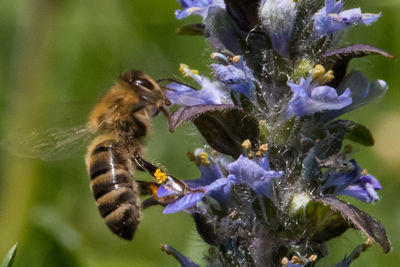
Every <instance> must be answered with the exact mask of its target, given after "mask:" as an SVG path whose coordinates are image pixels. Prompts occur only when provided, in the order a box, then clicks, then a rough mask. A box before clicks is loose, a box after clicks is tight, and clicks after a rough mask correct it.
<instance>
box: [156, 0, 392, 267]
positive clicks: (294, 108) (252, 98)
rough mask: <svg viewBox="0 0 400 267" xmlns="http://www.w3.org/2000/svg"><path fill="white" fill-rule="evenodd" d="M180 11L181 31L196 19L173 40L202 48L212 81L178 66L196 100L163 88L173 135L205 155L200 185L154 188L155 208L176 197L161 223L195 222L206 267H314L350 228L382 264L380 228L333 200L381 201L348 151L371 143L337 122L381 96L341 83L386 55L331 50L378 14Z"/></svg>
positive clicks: (303, 9)
mask: <svg viewBox="0 0 400 267" xmlns="http://www.w3.org/2000/svg"><path fill="white" fill-rule="evenodd" d="M179 2H180V4H181V6H182V10H177V11H176V12H175V14H176V17H177V18H178V19H183V18H185V17H187V16H190V15H199V16H201V18H202V23H201V24H196V25H187V26H183V27H182V28H181V29H180V30H179V31H178V32H179V33H180V34H188V35H193V34H200V35H203V36H204V37H206V38H207V39H208V41H209V42H210V44H211V45H212V47H213V48H214V51H215V52H213V53H212V54H211V60H212V63H211V64H210V69H211V71H212V74H213V76H214V78H213V79H209V78H207V77H205V76H203V75H200V74H199V73H198V71H197V70H194V69H191V68H190V67H189V66H187V65H185V64H181V66H180V71H181V72H182V74H183V76H184V77H186V78H189V79H192V80H194V81H195V82H196V83H197V84H198V87H199V88H194V87H192V86H189V85H186V84H185V83H184V82H179V81H174V82H172V83H170V84H168V85H167V89H168V90H167V97H168V98H169V99H170V101H171V102H172V103H173V104H176V105H178V106H179V108H178V109H177V111H176V112H175V113H173V114H172V116H171V118H170V122H169V123H170V130H171V131H174V130H175V128H176V127H178V126H179V125H181V124H182V123H184V122H186V121H191V122H192V123H194V125H195V126H196V127H197V129H198V130H199V132H200V134H201V135H202V136H203V137H204V139H205V141H206V142H207V144H208V146H207V148H206V149H198V150H196V151H195V152H194V153H193V154H190V155H189V158H190V159H191V160H192V161H193V162H195V163H196V164H197V166H198V168H199V170H200V172H201V177H200V178H198V179H192V180H185V181H182V183H183V186H182V185H181V186H180V187H179V188H180V190H175V189H174V187H173V186H172V187H171V186H170V185H168V184H164V185H161V186H160V187H159V189H158V193H157V195H158V197H159V198H163V197H167V196H173V197H172V199H173V200H172V201H170V202H168V203H167V204H166V205H165V206H166V207H165V209H164V213H165V214H169V213H175V212H179V211H184V212H186V213H188V214H190V215H191V216H192V217H193V219H194V221H195V224H196V228H197V230H198V232H199V234H200V236H201V237H202V238H203V239H204V241H205V242H207V243H208V244H209V245H210V246H211V249H210V251H209V253H210V254H209V255H208V256H207V259H208V261H209V264H210V265H212V266H214V265H216V266H239V265H240V266H242V265H243V266H279V265H284V266H305V265H307V266H311V265H314V263H315V261H317V260H318V259H320V258H321V257H323V256H326V255H325V254H324V253H325V251H326V248H325V246H326V241H328V240H329V239H331V238H334V237H337V236H339V235H341V234H342V233H343V232H345V231H346V230H347V229H348V228H349V227H356V228H357V229H360V230H361V231H362V232H363V233H364V235H366V236H367V237H368V238H369V239H370V240H372V241H373V242H375V243H377V244H378V245H379V246H381V248H382V249H383V251H384V252H385V253H386V252H388V251H389V250H390V243H389V240H388V238H387V236H386V233H385V230H384V229H383V227H382V225H381V224H380V223H379V221H377V220H376V219H375V218H373V217H372V216H370V215H368V214H366V213H364V212H362V211H360V210H358V209H357V208H356V207H354V206H352V205H350V204H348V203H346V202H344V201H342V200H340V199H338V198H337V196H340V195H347V196H350V197H353V198H355V199H358V200H360V201H363V202H375V201H377V200H379V196H378V193H377V191H378V190H380V189H382V187H381V185H380V183H379V182H378V180H377V179H376V178H375V177H374V176H372V175H371V174H368V173H367V171H366V170H363V169H361V167H360V166H359V165H358V163H357V162H356V160H355V159H354V157H353V153H352V147H351V145H350V144H348V143H347V144H346V142H348V141H352V142H353V144H354V143H358V144H362V145H366V146H371V145H373V137H372V134H371V133H370V131H369V130H368V129H367V128H366V127H365V126H363V125H360V124H358V123H356V122H353V121H350V120H340V119H337V118H338V117H339V116H340V115H342V114H343V113H346V112H349V111H351V110H353V109H355V108H358V107H360V106H362V105H364V104H366V103H368V102H370V101H371V100H373V99H376V98H378V97H381V96H383V95H384V94H385V93H386V91H387V89H388V86H387V84H386V83H385V82H384V81H382V80H376V81H373V82H370V81H368V79H367V78H365V77H364V76H363V75H362V74H361V73H360V72H357V71H351V72H348V71H347V66H348V64H349V62H350V61H351V60H352V59H353V58H356V57H362V56H367V55H371V54H375V55H381V56H384V57H388V58H390V57H391V56H390V55H389V54H388V53H386V52H385V51H383V50H380V49H378V48H376V47H373V46H369V45H362V44H355V45H350V46H346V47H337V46H338V45H337V44H338V40H339V39H340V37H341V33H342V32H343V31H344V30H346V29H348V28H349V27H352V26H356V25H360V24H361V25H370V24H372V23H373V22H375V21H377V20H378V18H379V17H380V16H381V14H370V13H362V11H361V9H360V8H353V9H344V2H343V1H341V0H339V1H337V0H315V1H307V0H301V1H300V0H299V1H294V0H262V1H258V0H249V1H240V0H225V1H222V0H198V1H195V0H179ZM181 189H182V190H181ZM182 257H183V256H182ZM289 259H291V260H290V261H289ZM347 259H348V258H347ZM351 261H352V260H346V258H345V260H343V261H342V262H341V263H340V264H341V265H340V266H348V264H350V262H351ZM190 264H194V263H192V262H191V263H190ZM190 264H189V265H187V266H191V265H190ZM346 264H347V265H346ZM182 265H183V266H185V265H184V264H182Z"/></svg>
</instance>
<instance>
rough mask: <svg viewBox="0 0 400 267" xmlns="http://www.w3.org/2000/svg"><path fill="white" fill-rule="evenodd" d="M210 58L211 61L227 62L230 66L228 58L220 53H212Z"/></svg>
mask: <svg viewBox="0 0 400 267" xmlns="http://www.w3.org/2000/svg"><path fill="white" fill-rule="evenodd" d="M210 58H211V59H219V60H221V61H223V62H225V63H226V64H228V58H227V57H226V56H225V55H224V54H222V53H219V52H214V53H211V54H210Z"/></svg>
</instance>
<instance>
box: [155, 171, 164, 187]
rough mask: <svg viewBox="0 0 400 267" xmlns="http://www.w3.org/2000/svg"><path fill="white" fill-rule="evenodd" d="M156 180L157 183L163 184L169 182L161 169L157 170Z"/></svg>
mask: <svg viewBox="0 0 400 267" xmlns="http://www.w3.org/2000/svg"><path fill="white" fill-rule="evenodd" d="M154 178H156V180H157V182H158V183H159V184H161V183H163V182H165V180H167V175H166V174H165V173H164V172H163V171H161V170H160V169H157V170H156V172H155V173H154Z"/></svg>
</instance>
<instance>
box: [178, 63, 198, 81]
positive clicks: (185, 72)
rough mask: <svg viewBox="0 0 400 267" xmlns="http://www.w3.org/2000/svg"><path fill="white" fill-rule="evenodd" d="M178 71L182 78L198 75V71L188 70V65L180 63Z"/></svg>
mask: <svg viewBox="0 0 400 267" xmlns="http://www.w3.org/2000/svg"><path fill="white" fill-rule="evenodd" d="M179 71H180V72H181V73H182V75H183V76H185V77H190V78H192V75H199V71H198V70H194V69H193V70H192V69H190V68H189V66H188V65H186V64H183V63H181V64H180V65H179Z"/></svg>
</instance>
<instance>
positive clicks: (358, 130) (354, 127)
mask: <svg viewBox="0 0 400 267" xmlns="http://www.w3.org/2000/svg"><path fill="white" fill-rule="evenodd" d="M345 138H348V139H350V140H351V141H353V142H356V143H359V144H362V145H364V146H373V145H374V143H375V141H374V137H373V136H372V134H371V132H370V130H369V129H368V128H367V127H365V126H364V125H361V124H358V123H355V122H353V123H352V124H351V125H350V127H349V128H348V130H347V133H346V135H345Z"/></svg>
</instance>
